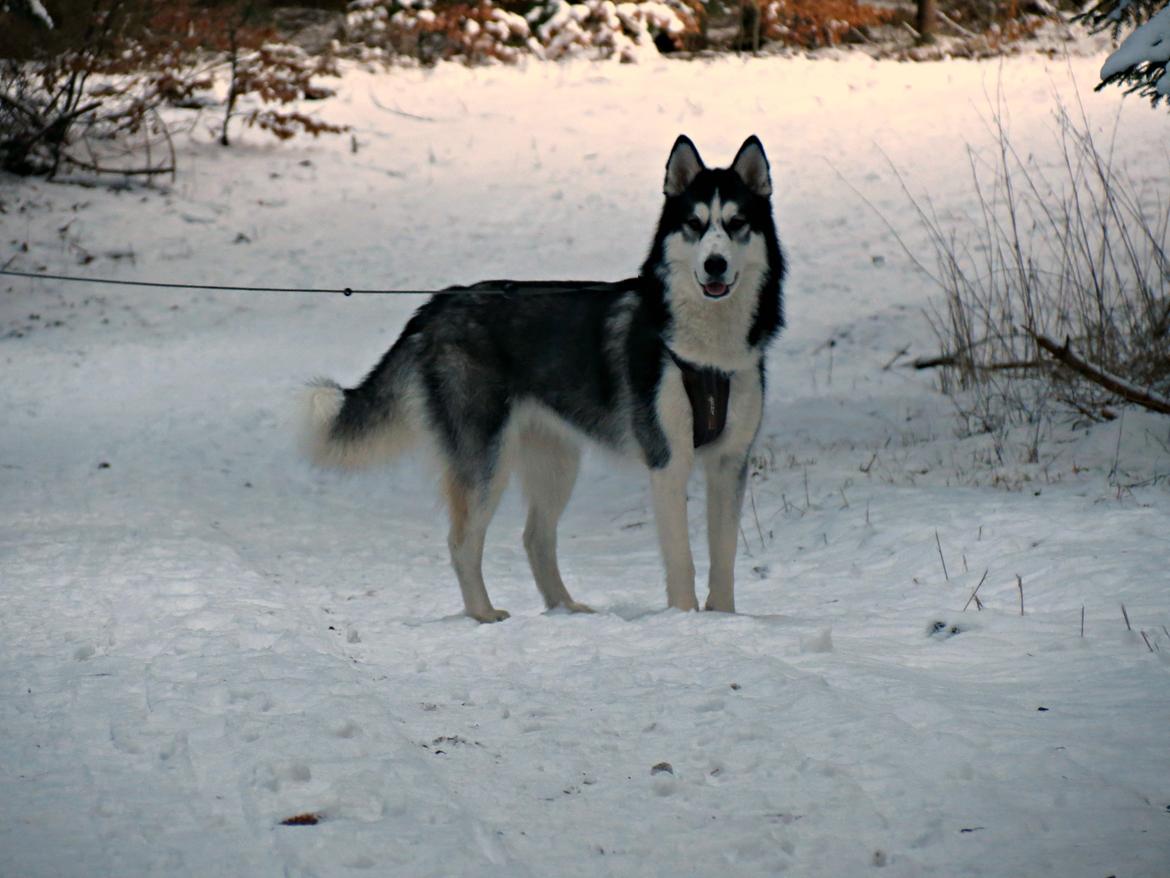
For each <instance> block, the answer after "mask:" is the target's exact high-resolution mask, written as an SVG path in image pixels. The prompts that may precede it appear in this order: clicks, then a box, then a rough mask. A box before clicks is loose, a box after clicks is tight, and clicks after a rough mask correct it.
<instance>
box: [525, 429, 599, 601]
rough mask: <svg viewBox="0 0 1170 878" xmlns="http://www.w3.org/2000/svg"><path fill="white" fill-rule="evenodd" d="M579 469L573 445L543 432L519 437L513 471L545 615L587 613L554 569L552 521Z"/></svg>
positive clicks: (562, 507)
mask: <svg viewBox="0 0 1170 878" xmlns="http://www.w3.org/2000/svg"><path fill="white" fill-rule="evenodd" d="M580 464H581V450H580V449H579V448H578V447H577V446H576V445H574V444H573V443H572V442H570V441H568V440H566V439H562V438H561V437H559V436H554V435H552V434H551V433H548V432H545V431H543V430H539V429H534V430H527V431H525V432H524V433H523V434H522V435H521V437H520V449H519V455H518V466H519V469H520V481H521V484H522V485H523V487H524V494H525V496H527V498H528V522H527V524H525V526H524V549H525V551H526V552H527V553H528V563H529V565H530V566H531V567H532V576H533V578H534V579H535V580H536V587H537V588H538V589H540V594H541V596H542V597H543V598H544V605H545V606H546V607H548V608H549V609H550V610H551V609H553V608H554V607H564V608H565V609H567V610H569V611H571V612H574V613H592V612H593V610H592V609H590V608H589V607H587V606H586V605H585V604H579V603H577V602H576V601H575V600H573V598H572V597H571V596H570V595H569V590H568V589H567V588H565V582H564V580H563V579H561V571H560V568H559V567H558V566H557V522H558V521H559V520H560V517H561V513H562V512H564V511H565V505H566V504H567V503H568V502H569V495H570V494H572V492H573V484H574V483H575V482H576V481H577V471H578V469H579V468H580Z"/></svg>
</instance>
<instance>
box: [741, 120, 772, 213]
mask: <svg viewBox="0 0 1170 878" xmlns="http://www.w3.org/2000/svg"><path fill="white" fill-rule="evenodd" d="M731 169H732V170H733V171H735V173H737V174H739V178H740V179H741V180H743V181H744V183H746V184H747V187H748V188H749V189H751V190H752V192H754V193H756V195H762V196H764V197H765V198H767V197H768V196H769V195H771V194H772V175H771V174H769V173H768V157H767V156H766V155H764V145H763V144H762V143H760V138H758V137H756V135H754V134H753V135H752V136H751V137H749V138H748V139H747V140H745V141H744V142H743V146H741V147H740V148H739V152H737V153H736V154H735V161H733V162H732V163H731Z"/></svg>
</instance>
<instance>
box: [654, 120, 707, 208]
mask: <svg viewBox="0 0 1170 878" xmlns="http://www.w3.org/2000/svg"><path fill="white" fill-rule="evenodd" d="M704 167H706V165H704V164H703V160H702V159H701V158H699V151H698V150H697V149H695V145H694V144H693V143H691V139H690V138H689V137H687V136H686V135H685V134H680V135H679V136H678V140H676V141H675V142H674V147H673V148H671V150H670V158H668V159H667V160H666V181H665V182H664V183H663V184H662V191H663V193H664V194H665V195H667V196H670V195H681V194H682V193H683V192H684V191H685V190H686V188H687V187H688V186H690V185H691V181H692V180H694V179H695V177H697V176H698V175H699V171H701V170H703V168H704Z"/></svg>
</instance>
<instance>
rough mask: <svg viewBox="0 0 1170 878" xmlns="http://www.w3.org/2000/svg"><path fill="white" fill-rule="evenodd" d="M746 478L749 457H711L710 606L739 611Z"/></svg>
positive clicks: (708, 536) (709, 502) (708, 499)
mask: <svg viewBox="0 0 1170 878" xmlns="http://www.w3.org/2000/svg"><path fill="white" fill-rule="evenodd" d="M746 482H747V459H746V458H745V457H742V456H740V455H719V456H717V457H711V458H709V459H708V460H707V545H708V547H709V548H710V550H711V551H710V554H711V572H710V574H709V578H708V587H709V590H708V592H707V603H706V605H705V607H706V609H708V610H718V611H719V612H722V613H734V612H735V548H736V542H737V536H738V531H739V515H740V509H741V508H742V507H743V493H744V485H745V484H746Z"/></svg>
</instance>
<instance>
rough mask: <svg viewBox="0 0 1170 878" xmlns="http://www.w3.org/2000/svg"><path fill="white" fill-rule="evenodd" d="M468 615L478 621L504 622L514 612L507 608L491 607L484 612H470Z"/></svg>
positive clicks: (485, 622)
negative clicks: (497, 608)
mask: <svg viewBox="0 0 1170 878" xmlns="http://www.w3.org/2000/svg"><path fill="white" fill-rule="evenodd" d="M467 615H469V616H470V617H471V618H472V619H474V620H475V621H476V622H482V623H484V624H487V623H489V622H503V621H504V620H505V619H507V618H508V617H509V616H511V615H512V614H511V613H509V612H508V611H507V610H496V609H491V610H488V611H487V612H484V613H468V614H467Z"/></svg>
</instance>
